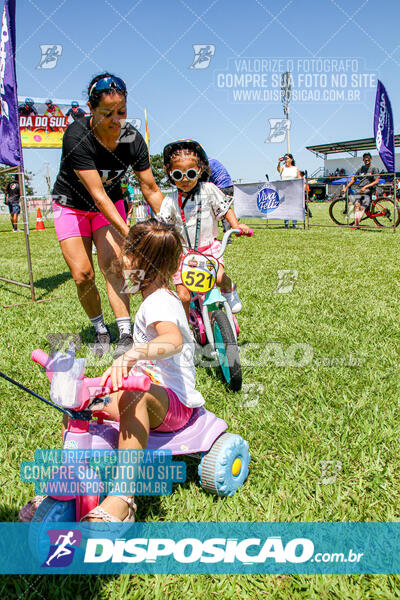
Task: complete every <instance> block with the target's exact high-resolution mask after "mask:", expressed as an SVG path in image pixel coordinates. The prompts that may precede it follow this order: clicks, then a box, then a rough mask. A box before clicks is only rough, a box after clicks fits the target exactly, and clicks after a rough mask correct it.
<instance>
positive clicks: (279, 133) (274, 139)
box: [264, 119, 290, 144]
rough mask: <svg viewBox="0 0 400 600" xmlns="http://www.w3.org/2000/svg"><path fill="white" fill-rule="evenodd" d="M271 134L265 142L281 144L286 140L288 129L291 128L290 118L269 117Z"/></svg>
mask: <svg viewBox="0 0 400 600" xmlns="http://www.w3.org/2000/svg"><path fill="white" fill-rule="evenodd" d="M268 121H269V134H268V137H267V139H266V140H265V142H264V143H265V144H271V143H272V144H279V143H280V142H283V141H285V138H286V135H287V132H288V129H290V121H289V119H268Z"/></svg>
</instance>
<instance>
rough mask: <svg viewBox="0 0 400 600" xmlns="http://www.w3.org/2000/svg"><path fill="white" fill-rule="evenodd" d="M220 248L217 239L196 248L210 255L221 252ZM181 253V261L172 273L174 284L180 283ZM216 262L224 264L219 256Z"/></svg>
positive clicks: (220, 245)
mask: <svg viewBox="0 0 400 600" xmlns="http://www.w3.org/2000/svg"><path fill="white" fill-rule="evenodd" d="M221 248H222V244H221V242H220V241H219V240H214V241H213V243H212V244H210V245H209V246H201V247H200V248H198V251H199V252H202V253H203V254H211V256H216V255H217V254H219V253H220V252H221ZM183 256H184V255H183V254H182V255H181V262H180V263H179V269H178V270H177V272H176V273H174V275H173V276H172V282H173V284H174V285H179V284H181V283H182V277H181V267H182V262H183ZM218 262H219V264H220V265H222V266H224V265H225V263H224V257H223V256H221V258H219V259H218Z"/></svg>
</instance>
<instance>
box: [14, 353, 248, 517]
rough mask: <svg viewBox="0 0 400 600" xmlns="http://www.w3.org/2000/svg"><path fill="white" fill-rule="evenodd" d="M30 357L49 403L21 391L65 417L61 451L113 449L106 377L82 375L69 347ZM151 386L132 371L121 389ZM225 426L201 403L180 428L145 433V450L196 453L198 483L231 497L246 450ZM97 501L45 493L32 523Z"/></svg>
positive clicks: (115, 426)
mask: <svg viewBox="0 0 400 600" xmlns="http://www.w3.org/2000/svg"><path fill="white" fill-rule="evenodd" d="M31 357H32V360H33V361H34V362H36V363H38V364H39V365H41V366H43V367H44V368H45V369H46V373H47V376H48V378H49V379H50V381H51V398H52V402H50V401H49V400H48V399H45V398H42V397H41V396H39V395H38V394H35V393H33V392H30V390H28V389H27V388H24V389H25V390H26V391H29V392H30V393H33V394H34V395H35V396H36V397H37V398H40V399H41V400H43V401H45V402H46V403H47V404H51V405H52V406H53V407H54V408H56V409H57V410H59V411H61V412H63V413H64V414H67V415H68V426H67V428H66V430H65V433H64V439H63V449H66V450H75V449H76V450H80V449H90V450H102V449H103V450H108V449H110V450H111V449H115V448H116V447H117V443H118V432H119V423H118V422H115V421H110V420H109V415H107V413H106V411H105V410H104V409H106V404H107V396H108V394H110V393H111V388H110V387H109V386H110V385H111V382H110V379H108V380H107V381H106V385H105V386H104V387H100V381H101V378H100V377H96V378H88V377H85V375H84V371H85V359H83V358H75V353H74V349H73V348H70V350H69V351H68V352H67V355H66V356H65V355H61V354H59V353H56V354H55V355H54V356H51V357H50V356H49V355H48V354H46V353H45V352H44V351H43V350H34V351H33V352H32V356H31ZM8 379H9V378H8ZM9 380H10V379H9ZM10 381H12V380H10ZM14 383H16V382H14ZM150 384H151V382H150V379H149V377H147V376H146V375H140V376H138V375H132V376H129V377H127V378H126V379H125V380H124V381H123V385H122V388H121V389H124V390H138V391H143V392H145V391H147V390H148V389H149V387H150ZM20 387H22V386H20ZM226 430H227V424H226V423H225V421H223V420H222V419H220V418H218V417H216V416H215V415H214V414H213V413H211V412H209V411H208V410H205V409H204V408H203V407H201V408H196V409H194V412H193V415H192V416H191V418H190V420H189V422H188V423H187V425H185V427H183V428H182V429H180V430H179V431H173V432H167V433H165V432H155V431H150V436H149V439H148V444H147V449H151V450H170V451H171V453H172V456H182V455H190V456H192V457H195V458H196V459H198V460H199V461H200V463H199V465H198V474H199V477H200V484H201V486H202V487H203V488H204V489H205V490H207V491H208V492H211V493H213V494H217V495H218V496H232V495H233V494H234V493H235V492H236V490H237V489H239V488H240V487H241V486H242V485H243V483H244V481H245V480H246V478H247V475H248V472H249V462H250V454H249V449H248V443H247V442H246V441H245V440H244V439H243V438H242V437H240V436H239V435H236V434H233V433H228V432H227V431H226ZM100 501H101V497H100V496H98V495H94V496H87V495H85V496H78V495H76V496H50V495H49V496H47V497H46V498H45V499H44V500H43V501H42V502H41V504H40V505H39V507H38V508H37V510H36V512H35V514H34V517H33V521H47V522H73V521H79V520H80V519H81V518H82V517H83V516H84V515H86V514H87V513H88V512H89V511H90V510H91V509H93V508H94V507H95V506H97V505H98V504H99V502H100Z"/></svg>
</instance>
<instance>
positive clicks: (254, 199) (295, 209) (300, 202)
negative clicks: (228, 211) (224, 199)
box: [233, 179, 304, 221]
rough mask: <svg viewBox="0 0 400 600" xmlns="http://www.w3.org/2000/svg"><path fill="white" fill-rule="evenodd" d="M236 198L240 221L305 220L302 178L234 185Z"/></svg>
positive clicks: (236, 210)
mask: <svg viewBox="0 0 400 600" xmlns="http://www.w3.org/2000/svg"><path fill="white" fill-rule="evenodd" d="M233 199H234V207H235V214H236V216H237V217H238V218H239V217H258V218H260V219H295V220H297V221H304V181H303V179H290V180H289V181H266V182H265V183H244V184H240V185H235V187H234V196H233Z"/></svg>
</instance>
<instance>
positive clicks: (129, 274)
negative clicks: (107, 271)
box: [121, 269, 146, 294]
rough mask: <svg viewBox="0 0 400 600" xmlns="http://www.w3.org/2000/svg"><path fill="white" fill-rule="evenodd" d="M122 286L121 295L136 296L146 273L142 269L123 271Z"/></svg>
mask: <svg viewBox="0 0 400 600" xmlns="http://www.w3.org/2000/svg"><path fill="white" fill-rule="evenodd" d="M123 274H124V285H123V287H122V290H121V291H122V293H123V294H137V293H138V291H139V290H140V286H141V283H142V281H143V279H144V278H145V275H146V271H144V270H143V269H124V271H123Z"/></svg>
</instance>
